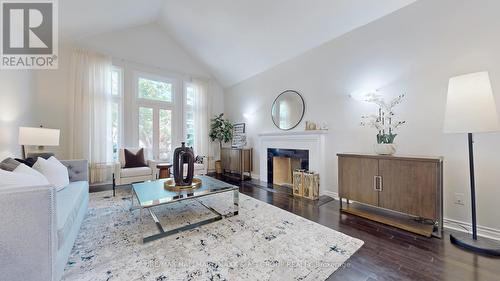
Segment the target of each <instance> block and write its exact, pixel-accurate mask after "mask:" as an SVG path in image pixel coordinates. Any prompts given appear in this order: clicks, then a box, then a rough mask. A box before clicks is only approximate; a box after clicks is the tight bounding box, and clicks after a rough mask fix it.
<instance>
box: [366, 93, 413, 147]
mask: <svg viewBox="0 0 500 281" xmlns="http://www.w3.org/2000/svg"><path fill="white" fill-rule="evenodd" d="M403 98H404V95H400V96H397V97H396V98H394V99H393V100H392V101H390V102H388V103H386V102H385V101H384V99H383V98H382V97H381V96H379V95H375V94H372V95H370V96H368V98H367V99H366V101H368V102H371V103H374V104H376V105H377V106H378V115H375V114H372V115H367V116H361V119H362V121H361V125H362V126H368V127H372V128H375V129H376V130H377V132H378V133H377V143H376V144H375V145H374V150H375V153H377V154H382V155H392V154H394V153H395V152H396V144H394V139H395V138H396V136H397V134H395V133H394V131H395V130H396V129H397V128H399V127H401V126H402V125H404V124H406V121H400V120H398V119H397V118H396V117H395V114H394V107H395V106H396V105H398V104H400V103H401V102H402V101H403Z"/></svg>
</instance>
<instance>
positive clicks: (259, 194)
mask: <svg viewBox="0 0 500 281" xmlns="http://www.w3.org/2000/svg"><path fill="white" fill-rule="evenodd" d="M218 178H219V179H221V180H224V181H227V182H230V183H232V184H235V185H238V186H239V187H240V192H241V193H243V194H246V195H248V196H252V197H254V198H256V199H259V200H262V201H264V202H267V203H269V204H272V205H274V206H277V207H279V208H281V209H284V210H287V211H289V212H292V213H294V214H296V215H299V216H302V217H304V218H306V219H309V220H312V221H315V222H317V223H319V224H322V225H324V226H327V227H329V228H331V229H334V230H337V231H340V232H342V233H345V234H347V235H350V236H352V237H356V238H359V239H361V240H363V241H364V242H365V244H364V245H363V247H362V248H361V249H360V250H359V251H358V252H356V253H355V254H354V255H353V256H352V257H351V258H350V259H349V260H348V261H347V262H346V264H344V266H343V267H342V268H341V269H339V270H337V272H335V273H334V274H332V275H331V276H330V277H329V278H328V280H341V281H349V280H356V281H358V280H369V281H373V280H419V281H424V280H450V281H461V280H463V281H473V280H484V281H495V280H500V259H496V258H489V257H483V256H479V255H475V254H472V253H469V252H467V251H463V250H461V249H459V248H457V247H455V246H454V245H452V244H451V243H450V241H449V237H448V236H449V233H450V232H449V231H445V237H444V238H443V239H437V238H425V237H421V236H418V235H414V234H411V233H408V232H405V231H402V230H399V229H396V228H393V227H389V226H386V225H383V224H379V223H376V222H372V221H369V220H366V219H363V218H360V217H356V216H353V215H349V214H344V213H340V212H339V202H338V200H333V199H332V198H330V197H327V196H322V197H321V198H320V199H319V200H317V201H310V200H307V199H302V198H294V197H293V196H292V195H290V194H289V193H288V192H287V191H286V189H285V190H280V189H279V188H278V189H273V188H272V186H267V185H266V184H263V183H261V182H258V181H255V180H251V181H245V182H240V181H238V180H237V178H236V177H231V176H229V177H222V178H221V177H218ZM106 189H109V187H100V188H93V189H92V190H93V191H101V190H106Z"/></svg>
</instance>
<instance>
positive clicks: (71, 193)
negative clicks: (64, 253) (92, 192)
mask: <svg viewBox="0 0 500 281" xmlns="http://www.w3.org/2000/svg"><path fill="white" fill-rule="evenodd" d="M88 194H89V185H88V183H87V182H86V181H75V182H70V183H69V184H68V185H67V186H66V187H65V188H63V189H61V190H60V191H58V192H57V195H56V208H57V210H56V213H57V240H58V241H57V243H58V249H59V248H61V247H62V245H64V242H65V240H66V237H67V236H68V235H69V233H70V232H71V229H72V227H73V224H74V222H75V219H76V217H77V216H78V212H79V211H80V208H81V206H82V203H83V200H87V198H88Z"/></svg>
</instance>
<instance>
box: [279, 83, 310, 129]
mask: <svg viewBox="0 0 500 281" xmlns="http://www.w3.org/2000/svg"><path fill="white" fill-rule="evenodd" d="M304 111H305V104H304V99H303V98H302V96H301V95H300V94H299V93H298V92H296V91H292V90H286V91H284V92H283V93H281V94H280V95H279V96H278V97H277V98H276V99H275V100H274V102H273V108H272V110H271V116H272V118H273V123H274V125H276V127H278V128H280V129H281V130H291V129H293V128H295V127H297V125H299V123H300V121H302V117H304Z"/></svg>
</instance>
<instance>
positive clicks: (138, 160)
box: [123, 148, 148, 168]
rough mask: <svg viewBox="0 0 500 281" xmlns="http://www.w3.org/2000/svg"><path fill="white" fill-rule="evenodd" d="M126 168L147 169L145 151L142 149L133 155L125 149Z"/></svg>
mask: <svg viewBox="0 0 500 281" xmlns="http://www.w3.org/2000/svg"><path fill="white" fill-rule="evenodd" d="M124 152H125V166H124V167H123V168H137V167H147V166H148V165H147V164H146V161H144V149H143V148H141V149H139V150H138V151H137V153H135V154H134V153H132V152H130V151H129V150H128V149H126V148H125V150H124Z"/></svg>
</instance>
